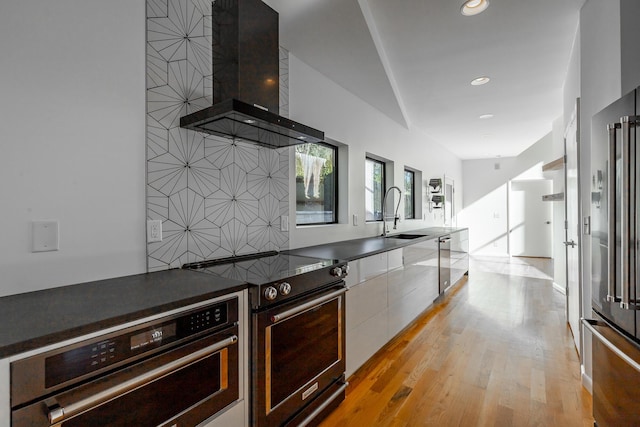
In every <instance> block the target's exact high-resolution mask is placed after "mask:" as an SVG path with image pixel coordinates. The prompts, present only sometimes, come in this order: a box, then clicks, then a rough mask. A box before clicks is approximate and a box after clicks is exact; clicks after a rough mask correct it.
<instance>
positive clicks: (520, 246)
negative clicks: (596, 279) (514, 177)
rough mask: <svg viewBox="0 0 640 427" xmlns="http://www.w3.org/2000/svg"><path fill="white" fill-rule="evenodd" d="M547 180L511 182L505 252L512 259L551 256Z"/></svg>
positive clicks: (548, 183)
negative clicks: (545, 200)
mask: <svg viewBox="0 0 640 427" xmlns="http://www.w3.org/2000/svg"><path fill="white" fill-rule="evenodd" d="M552 188H553V186H552V182H551V180H549V179H537V180H531V181H512V182H511V190H510V191H509V253H510V254H511V255H512V256H526V257H541V258H550V257H551V228H552V227H551V218H552V209H551V203H558V202H543V201H542V196H544V195H546V194H551V192H552Z"/></svg>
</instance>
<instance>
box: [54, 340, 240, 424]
mask: <svg viewBox="0 0 640 427" xmlns="http://www.w3.org/2000/svg"><path fill="white" fill-rule="evenodd" d="M236 342H238V336H237V335H232V336H230V337H229V338H227V339H224V340H222V341H218V342H217V343H215V344H212V345H210V346H208V347H205V348H203V349H200V350H198V351H195V352H193V353H191V354H189V355H187V356H184V357H181V358H180V359H176V360H174V361H172V362H170V363H167V364H166V365H162V366H160V367H158V368H155V369H152V370H150V371H149V372H146V373H144V374H142V375H138V376H137V377H134V378H131V379H130V380H127V381H123V382H122V383H121V384H118V385H116V386H113V387H110V388H107V389H106V390H103V391H101V392H99V393H96V394H93V395H91V396H88V397H85V398H84V399H81V400H78V401H76V402H72V403H70V404H68V405H65V406H59V405H58V404H57V402H56V401H55V399H48V400H47V406H48V408H47V409H48V412H49V414H48V417H49V422H50V423H51V425H54V424H56V423H60V422H61V421H63V420H64V419H67V418H71V417H73V416H75V415H78V414H80V413H82V412H86V411H87V410H89V409H92V408H94V407H96V406H98V405H101V404H102V403H105V402H107V401H109V400H111V399H113V398H115V397H117V396H119V395H122V394H126V393H128V392H130V391H132V390H135V389H137V388H140V387H142V386H144V385H145V384H148V383H150V382H153V381H155V380H157V379H159V378H161V377H163V376H165V375H167V374H169V373H171V372H173V371H177V370H179V369H182V368H184V367H186V366H187V365H191V364H193V363H195V362H198V361H199V360H201V359H205V358H207V357H209V356H211V355H212V354H214V353H216V352H218V351H220V350H222V349H223V348H225V347H229V346H230V345H233V344H235V343H236Z"/></svg>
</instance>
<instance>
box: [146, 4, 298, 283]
mask: <svg viewBox="0 0 640 427" xmlns="http://www.w3.org/2000/svg"><path fill="white" fill-rule="evenodd" d="M146 50H147V61H146V70H147V131H146V133H147V219H160V220H162V231H163V233H162V238H163V239H162V242H154V243H148V244H147V264H148V271H157V270H166V269H169V268H176V267H180V266H182V264H184V263H187V262H194V261H199V260H203V259H210V258H220V257H227V256H232V255H240V254H247V253H252V252H261V251H267V250H282V249H286V248H288V245H289V233H288V232H284V231H281V230H280V218H281V216H282V215H288V214H289V150H288V149H286V148H285V149H278V150H275V149H269V148H263V147H259V146H256V145H253V144H248V143H245V142H243V141H240V140H232V139H227V138H223V137H218V136H213V135H206V134H202V133H199V132H196V131H192V130H186V129H182V128H180V127H179V121H180V117H181V116H183V115H186V114H189V113H191V112H194V111H197V110H200V109H202V108H204V107H208V106H210V105H211V104H212V75H211V74H212V65H211V0H147V47H146ZM288 64H289V57H288V52H287V51H286V50H284V49H280V115H282V116H285V117H286V116H288V99H289V96H288V95H289V92H288Z"/></svg>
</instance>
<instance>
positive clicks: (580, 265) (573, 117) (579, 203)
mask: <svg viewBox="0 0 640 427" xmlns="http://www.w3.org/2000/svg"><path fill="white" fill-rule="evenodd" d="M573 121H575V129H576V131H575V138H576V169H577V177H576V186H577V191H576V195H577V198H578V200H577V201H576V203H577V205H576V206H577V215H578V217H577V218H575V220H576V221H577V224H576V225H577V230H578V233H577V238H578V248H577V249H578V330H577V331H573V330H571V331H572V333H577V334H578V339H579V344H578V348H577V350H578V353H579V354H578V357H579V358H580V360H583V356H582V355H583V354H584V331H583V330H582V326H581V324H580V319H581V318H582V317H584V310H583V303H582V299H583V295H584V292H583V289H582V287H583V284H584V280H583V271H582V268H583V259H582V245H583V241H584V239H583V234H584V230H583V224H582V223H581V219H582V218H583V217H582V195H581V192H580V188H581V186H580V185H581V180H580V169H581V168H580V151H581V150H580V98H576V101H575V105H574V109H573V111H572V113H571V117H570V119H569V122H568V124H567V126H566V128H565V130H564V138H563V140H564V156H565V167H564V191H565V196H566V197H565V198H564V215H565V220H564V241H565V242H568V238H569V218H568V209H567V205H568V199H569V197H568V196H567V181H568V172H567V134H568V133H569V129H570V127H571V123H572V122H573ZM565 286H566V289H565V295H566V302H565V316H566V318H567V324H569V323H570V320H569V298H570V293H569V246H567V245H566V244H565ZM569 328H570V329H571V327H570V326H569ZM574 343H575V338H574Z"/></svg>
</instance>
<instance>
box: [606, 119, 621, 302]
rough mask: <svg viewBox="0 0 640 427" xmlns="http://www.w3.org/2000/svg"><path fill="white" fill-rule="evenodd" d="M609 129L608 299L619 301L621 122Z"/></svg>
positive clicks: (609, 126) (613, 124) (609, 300)
mask: <svg viewBox="0 0 640 427" xmlns="http://www.w3.org/2000/svg"><path fill="white" fill-rule="evenodd" d="M607 129H608V131H609V133H608V138H609V141H608V142H609V170H608V172H609V173H608V179H609V188H608V191H609V195H608V196H609V197H608V199H609V201H608V215H609V221H607V222H608V224H609V232H608V239H609V240H608V242H607V272H608V274H607V277H608V280H607V301H608V302H615V301H619V300H618V299H617V295H616V267H615V261H616V260H615V250H616V221H615V218H616V203H615V194H616V130H617V129H620V123H610V124H609V125H608V126H607Z"/></svg>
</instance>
